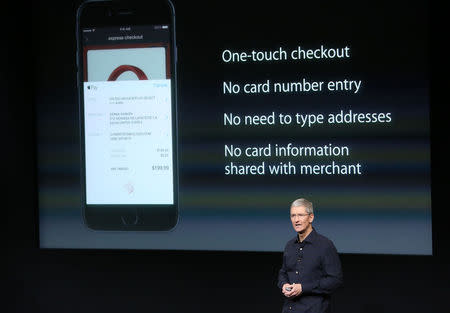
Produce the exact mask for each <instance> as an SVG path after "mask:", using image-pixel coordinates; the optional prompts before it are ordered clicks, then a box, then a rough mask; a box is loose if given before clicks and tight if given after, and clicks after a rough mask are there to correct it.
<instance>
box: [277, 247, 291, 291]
mask: <svg viewBox="0 0 450 313" xmlns="http://www.w3.org/2000/svg"><path fill="white" fill-rule="evenodd" d="M284 284H289V277H288V274H287V268H286V249H285V250H284V253H283V264H282V265H281V268H280V271H279V272H278V288H280V289H282V288H283V285H284Z"/></svg>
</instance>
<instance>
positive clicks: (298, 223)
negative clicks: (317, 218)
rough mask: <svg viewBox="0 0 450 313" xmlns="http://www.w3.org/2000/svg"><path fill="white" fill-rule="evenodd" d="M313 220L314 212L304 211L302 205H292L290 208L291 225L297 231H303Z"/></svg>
mask: <svg viewBox="0 0 450 313" xmlns="http://www.w3.org/2000/svg"><path fill="white" fill-rule="evenodd" d="M313 220H314V214H308V213H306V208H305V207H304V206H294V207H292V208H291V222H292V227H294V230H295V231H296V232H297V233H303V232H305V231H306V230H307V229H309V228H310V227H312V226H311V223H312V221H313Z"/></svg>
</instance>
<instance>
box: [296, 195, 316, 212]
mask: <svg viewBox="0 0 450 313" xmlns="http://www.w3.org/2000/svg"><path fill="white" fill-rule="evenodd" d="M296 206H302V207H305V209H306V213H308V214H313V213H314V209H313V204H312V202H311V201H308V200H306V199H305V198H300V199H297V200H294V202H292V204H291V208H292V207H296Z"/></svg>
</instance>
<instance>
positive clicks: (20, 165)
mask: <svg viewBox="0 0 450 313" xmlns="http://www.w3.org/2000/svg"><path fill="white" fill-rule="evenodd" d="M430 6H431V15H432V16H431V18H430V21H431V25H430V38H431V41H430V46H429V48H430V56H431V58H430V65H431V104H432V111H431V122H432V124H431V125H432V151H431V152H432V205H433V209H432V214H433V239H434V240H433V245H434V247H433V248H434V252H435V253H434V256H390V255H351V254H344V255H341V260H342V263H343V270H344V281H345V282H344V286H343V287H342V288H341V289H340V290H339V291H338V292H337V293H336V295H335V296H334V301H333V306H334V308H335V312H355V313H356V312H358V313H370V312H448V311H449V310H450V305H449V304H448V299H447V297H448V292H449V291H450V288H449V286H448V281H450V266H449V260H450V254H449V252H448V249H447V246H448V239H447V237H448V236H447V234H446V225H447V221H446V219H445V217H446V214H445V213H446V210H447V205H446V197H445V196H446V192H447V190H448V187H449V184H448V182H447V175H448V169H447V165H446V159H447V158H446V155H445V153H446V149H445V148H446V145H447V143H448V137H447V134H448V131H447V129H446V124H447V123H448V122H447V115H446V114H447V112H448V110H447V109H446V106H447V105H448V104H447V102H448V101H446V98H444V95H445V91H446V89H447V88H448V86H447V84H448V79H447V78H446V76H445V75H444V74H445V73H444V66H445V64H446V61H445V51H442V50H441V49H442V47H443V45H442V41H443V40H445V39H446V37H447V36H446V34H445V30H446V29H447V28H448V27H446V22H445V21H444V20H443V16H442V15H444V14H443V13H441V12H442V9H441V8H439V7H436V6H433V5H432V4H430ZM74 8H76V4H73V3H69V2H68V1H56V2H52V3H47V4H46V5H45V6H42V5H41V4H34V6H33V8H32V12H33V13H32V12H30V11H31V10H30V11H28V10H26V9H25V8H24V4H23V3H18V2H16V3H15V4H13V5H12V6H11V8H10V10H8V12H9V13H10V15H11V16H12V17H13V19H12V23H11V24H9V25H5V26H8V27H9V28H7V29H9V30H10V29H13V31H9V32H8V36H7V38H8V44H7V47H8V49H7V58H6V62H5V63H6V64H5V65H6V66H7V68H8V71H7V74H5V72H4V71H2V86H3V87H2V88H5V87H4V86H7V87H6V90H5V94H6V95H7V97H6V102H5V103H4V104H5V105H6V108H5V109H4V110H5V111H6V118H5V119H4V120H5V121H6V123H5V124H3V126H2V128H3V131H2V134H3V138H4V139H6V144H5V146H4V148H3V149H2V152H3V153H2V161H3V162H2V164H3V168H4V169H5V170H6V172H7V176H6V179H5V180H4V183H6V184H5V185H6V188H3V190H5V191H6V202H5V204H4V207H3V210H4V211H5V212H7V220H6V223H7V228H6V230H7V232H6V235H5V237H4V238H5V239H6V242H7V254H6V255H7V268H6V272H7V280H6V282H4V283H5V285H6V286H7V289H8V293H7V294H6V295H7V297H6V299H7V301H6V307H7V311H9V312H279V311H280V310H281V304H282V297H281V295H280V294H279V292H278V290H277V288H276V287H275V284H276V279H277V272H278V268H279V266H280V262H281V253H243V252H240V253H235V252H197V251H192V252H187V251H184V252H182V251H94V250H88V251H85V250H39V249H38V212H37V192H36V181H37V178H36V138H35V113H36V112H35V110H34V106H33V101H34V97H35V93H36V90H35V88H34V86H35V84H36V81H35V78H36V76H37V75H34V69H35V68H36V67H39V64H35V60H36V58H35V57H34V55H35V54H36V53H38V51H37V50H38V48H37V47H36V46H35V45H33V43H35V42H36V40H38V38H37V37H36V36H52V37H53V38H54V39H53V42H54V47H55V49H58V42H59V39H58V36H61V35H62V34H60V33H58V31H57V28H56V29H55V30H54V31H50V30H49V32H46V33H45V34H44V33H42V32H41V33H38V34H36V32H33V27H36V26H37V25H34V23H33V22H34V21H35V20H34V19H33V17H35V15H33V14H40V13H42V12H46V14H48V15H49V16H52V17H53V18H55V21H57V23H61V24H64V23H68V24H72V23H73V21H70V20H66V19H64V14H61V15H60V14H59V13H58V12H59V11H60V10H67V9H70V10H72V9H74ZM23 26H26V27H23ZM32 35H33V36H35V37H33V38H34V40H32V39H31V37H32ZM71 35H72V34H71ZM5 46H6V45H4V47H5ZM56 51H57V50H56ZM45 73H46V72H45V69H43V70H42V75H46V74H45ZM61 75H62V76H65V75H67V76H71V75H73V72H72V71H71V68H70V66H69V68H67V67H64V66H62V67H61ZM62 81H64V79H61V82H62ZM64 88H68V89H67V90H68V94H70V93H75V92H76V91H75V90H70V86H61V85H58V84H56V86H55V90H58V89H60V90H61V89H64ZM417 236H420V233H418V234H417ZM411 240H412V241H414V238H411Z"/></svg>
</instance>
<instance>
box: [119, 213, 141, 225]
mask: <svg viewBox="0 0 450 313" xmlns="http://www.w3.org/2000/svg"><path fill="white" fill-rule="evenodd" d="M120 219H121V220H122V224H123V225H125V226H135V225H138V224H139V215H138V213H137V211H135V212H134V213H131V212H130V214H126V215H122V216H121V217H120Z"/></svg>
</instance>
